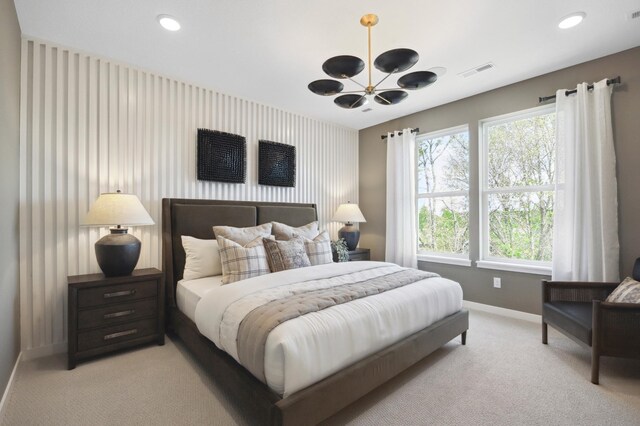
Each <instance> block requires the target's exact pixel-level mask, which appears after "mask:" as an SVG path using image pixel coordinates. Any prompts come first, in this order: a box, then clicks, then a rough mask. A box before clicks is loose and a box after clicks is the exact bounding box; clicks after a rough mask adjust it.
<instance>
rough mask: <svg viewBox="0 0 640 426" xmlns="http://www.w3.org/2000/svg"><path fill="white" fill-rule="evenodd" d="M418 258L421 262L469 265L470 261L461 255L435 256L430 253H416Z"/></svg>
mask: <svg viewBox="0 0 640 426" xmlns="http://www.w3.org/2000/svg"><path fill="white" fill-rule="evenodd" d="M418 260H419V261H422V262H433V263H446V264H448V265H458V266H471V261H470V260H469V259H465V258H463V257H447V256H435V255H432V254H418Z"/></svg>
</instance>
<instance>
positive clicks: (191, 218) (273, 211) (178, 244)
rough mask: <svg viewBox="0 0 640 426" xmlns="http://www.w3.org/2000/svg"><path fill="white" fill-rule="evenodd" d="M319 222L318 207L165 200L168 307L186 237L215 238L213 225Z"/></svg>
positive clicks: (179, 273)
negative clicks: (183, 238)
mask: <svg viewBox="0 0 640 426" xmlns="http://www.w3.org/2000/svg"><path fill="white" fill-rule="evenodd" d="M317 219H318V214H317V211H316V205H315V204H298V203H267V202H261V201H224V200H189V199H182V198H165V199H163V200H162V270H163V272H164V276H165V288H166V291H167V303H166V306H167V307H168V308H171V307H174V306H175V305H176V304H175V294H176V285H177V284H178V281H180V280H181V279H182V272H183V270H184V259H185V254H184V249H183V248H182V239H181V237H182V235H189V236H192V237H195V238H201V239H212V238H215V235H214V234H213V229H212V228H213V226H216V225H226V226H237V227H246V226H255V225H260V224H262V223H267V222H272V221H276V222H282V223H286V224H287V225H291V226H301V225H304V224H307V223H309V222H312V221H314V220H317Z"/></svg>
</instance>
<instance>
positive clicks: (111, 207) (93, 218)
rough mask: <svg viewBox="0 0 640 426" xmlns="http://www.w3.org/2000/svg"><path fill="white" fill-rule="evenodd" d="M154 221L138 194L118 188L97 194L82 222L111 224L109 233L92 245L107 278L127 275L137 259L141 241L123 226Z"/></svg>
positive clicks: (151, 223)
mask: <svg viewBox="0 0 640 426" xmlns="http://www.w3.org/2000/svg"><path fill="white" fill-rule="evenodd" d="M153 224H154V222H153V219H151V216H149V213H147V211H146V210H145V208H144V206H143V205H142V203H141V202H140V200H139V199H138V197H136V196H135V195H133V194H123V193H122V192H120V190H118V191H117V192H110V193H104V194H100V197H98V199H97V200H96V202H95V203H93V206H91V209H89V213H87V216H86V217H85V219H84V221H83V222H82V226H94V227H99V226H114V227H113V228H110V231H111V233H110V234H108V235H105V236H104V237H102V238H100V239H99V240H98V241H97V242H96V244H95V248H96V259H97V260H98V265H100V269H102V272H103V273H104V275H105V276H107V277H117V276H122V275H130V274H131V272H132V271H133V270H134V268H135V267H136V265H137V263H138V259H139V258H140V240H139V239H137V238H136V237H134V236H133V235H131V234H128V233H127V231H128V229H127V228H126V227H124V228H123V227H122V225H130V226H145V225H153Z"/></svg>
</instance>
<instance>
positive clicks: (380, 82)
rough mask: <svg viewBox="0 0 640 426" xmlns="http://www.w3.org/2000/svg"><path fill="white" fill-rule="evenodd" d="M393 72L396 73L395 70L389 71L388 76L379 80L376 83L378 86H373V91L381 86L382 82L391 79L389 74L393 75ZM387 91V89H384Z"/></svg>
mask: <svg viewBox="0 0 640 426" xmlns="http://www.w3.org/2000/svg"><path fill="white" fill-rule="evenodd" d="M394 72H396V70H393V71H391V72H390V73H389V74H387V75H386V76H385V77H384V78H383V79H382V80H380V81H379V82H378V84H376V85H375V86H373V88H374V89H377V88H378V86H380V84H382V82H383V81H385V80H386V79H387V78H389V77H391V74H393V73H394ZM386 90H389V89H386Z"/></svg>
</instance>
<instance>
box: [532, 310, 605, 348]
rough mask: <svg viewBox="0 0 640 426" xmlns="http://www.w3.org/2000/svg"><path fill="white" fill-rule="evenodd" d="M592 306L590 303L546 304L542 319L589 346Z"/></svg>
mask: <svg viewBox="0 0 640 426" xmlns="http://www.w3.org/2000/svg"><path fill="white" fill-rule="evenodd" d="M592 316H593V305H592V303H591V302H547V303H544V304H543V305H542V318H543V319H544V322H546V323H547V324H551V325H553V326H554V327H558V328H561V329H563V330H564V331H566V332H567V333H569V334H571V335H572V336H574V337H576V338H578V339H579V340H580V341H582V342H584V343H586V344H588V345H589V346H591V337H592V333H591V332H592Z"/></svg>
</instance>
